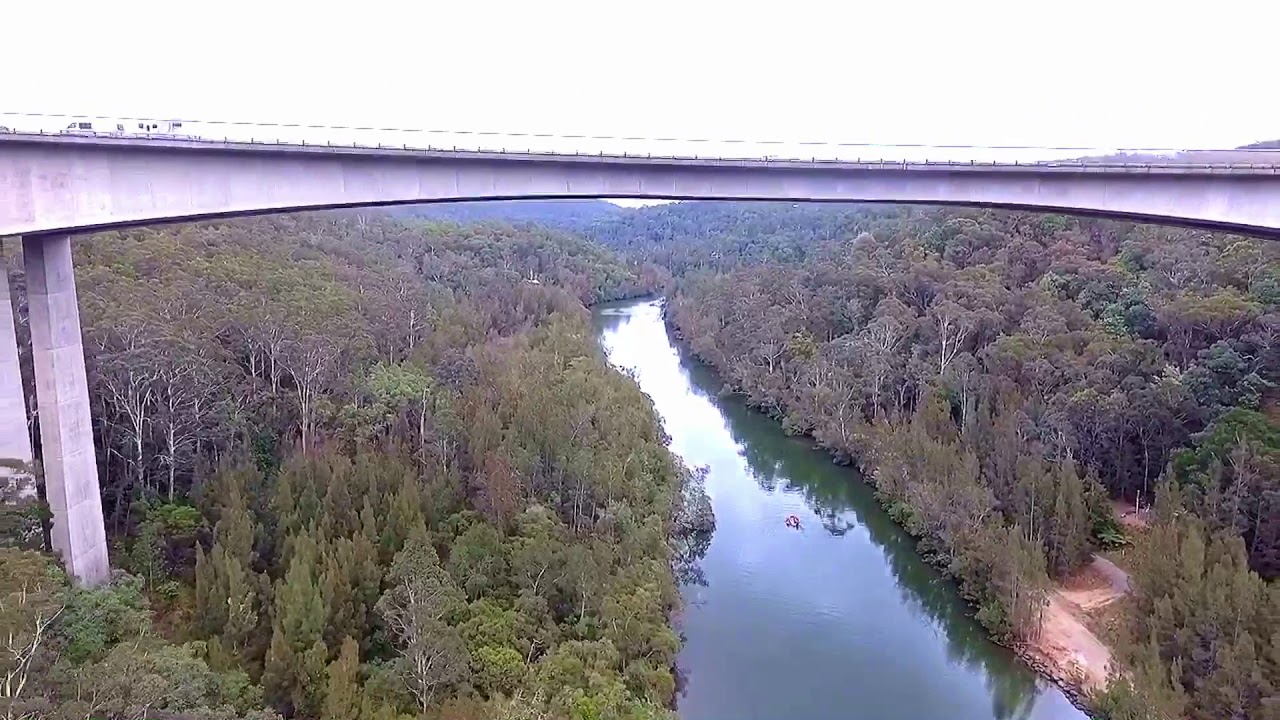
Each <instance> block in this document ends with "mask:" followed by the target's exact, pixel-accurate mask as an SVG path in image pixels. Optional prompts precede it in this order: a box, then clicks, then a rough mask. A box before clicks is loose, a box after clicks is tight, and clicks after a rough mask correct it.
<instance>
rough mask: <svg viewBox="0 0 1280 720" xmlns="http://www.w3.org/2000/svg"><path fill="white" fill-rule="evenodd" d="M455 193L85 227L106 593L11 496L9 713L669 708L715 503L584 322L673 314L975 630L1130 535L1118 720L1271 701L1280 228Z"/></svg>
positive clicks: (207, 717) (2, 562) (998, 628)
mask: <svg viewBox="0 0 1280 720" xmlns="http://www.w3.org/2000/svg"><path fill="white" fill-rule="evenodd" d="M477 208H478V206H467V207H465V208H451V207H437V208H431V209H429V210H424V211H422V212H417V211H412V212H410V211H401V214H402V217H400V218H393V217H389V216H388V214H386V213H374V212H369V213H366V212H359V213H353V212H329V213H315V214H309V215H297V216H279V217H272V218H260V219H254V220H245V221H227V222H210V223H202V224H194V225H178V226H170V227H165V228H162V229H152V230H131V231H121V232H113V233H106V234H101V235H97V236H94V237H92V238H86V239H84V240H82V241H81V242H79V243H78V244H77V246H76V262H77V282H78V285H79V289H80V294H81V311H82V322H83V326H84V334H85V344H86V353H87V362H88V375H89V382H90V386H91V387H90V391H91V398H92V404H93V408H92V409H93V418H94V423H95V428H94V429H95V436H96V439H97V442H98V449H99V475H100V478H101V480H102V486H103V488H102V489H103V500H104V503H103V506H104V511H105V513H106V519H107V524H108V531H109V533H110V535H111V538H112V545H113V547H112V560H113V564H114V565H116V566H117V567H118V568H119V569H118V570H117V571H116V573H115V577H114V580H113V582H112V583H111V584H110V585H109V586H107V587H105V588H99V589H92V590H89V589H80V588H74V587H72V586H71V585H70V584H69V583H68V582H67V580H66V578H65V576H64V575H63V574H62V573H61V570H60V569H59V568H58V566H57V563H56V562H55V561H54V560H52V559H51V556H50V555H48V554H47V553H44V552H41V551H40V550H41V547H42V546H44V545H45V544H46V543H47V538H46V537H44V536H43V533H42V532H41V529H42V524H44V523H45V522H46V521H47V516H46V515H45V514H44V512H43V511H42V509H41V507H40V505H39V503H34V504H32V503H27V504H22V503H18V504H16V505H15V504H13V503H12V501H13V498H8V500H9V501H10V502H9V503H7V504H6V505H5V506H4V510H5V512H3V513H0V515H2V517H0V523H2V524H3V527H2V528H0V530H2V531H3V532H4V534H5V536H6V538H7V540H6V546H5V547H0V633H2V634H3V635H4V636H5V637H7V638H8V641H7V653H6V654H4V655H3V656H2V657H0V669H3V672H4V674H5V678H4V683H3V684H0V703H2V704H0V707H3V708H4V711H5V717H7V718H54V719H62V718H67V719H69V718H85V717H104V718H113V719H120V720H124V719H130V720H132V719H133V718H141V717H147V718H192V719H194V720H215V719H216V720H232V719H233V718H245V719H254V720H266V719H267V718H279V717H290V718H305V719H313V718H314V719H321V718H322V719H324V720H331V719H336V718H360V719H368V720H383V719H387V720H391V719H399V718H441V719H444V718H449V719H450V720H466V719H468V718H507V719H510V720H515V719H517V718H572V719H575V720H577V719H581V720H586V719H588V718H655V717H670V710H669V708H670V707H671V704H672V700H673V696H674V693H675V680H674V676H673V672H672V663H673V660H674V656H675V653H676V651H677V649H678V646H679V639H678V637H677V636H676V635H675V634H674V633H673V632H672V630H671V627H670V621H669V618H670V616H671V613H672V611H673V610H674V609H675V607H676V605H677V603H678V593H677V579H678V578H679V577H681V572H682V570H689V568H687V567H685V568H682V567H681V562H682V561H683V560H687V558H685V557H682V556H683V555H685V554H686V551H687V549H688V547H689V545H688V544H682V541H681V537H680V535H681V530H682V529H688V528H689V527H690V526H694V525H697V526H699V527H703V524H702V523H699V522H695V519H693V518H692V517H691V512H693V509H705V507H706V500H705V496H702V495H701V489H700V484H699V478H698V476H697V474H695V473H690V472H688V471H686V470H685V469H684V468H683V467H681V466H680V464H679V463H678V462H677V461H676V460H675V459H674V458H673V457H672V456H671V455H670V453H669V452H668V451H667V449H666V447H665V442H666V438H665V436H664V434H663V432H662V429H661V427H660V425H659V423H658V421H657V420H656V418H655V416H654V412H653V409H652V407H651V405H650V403H649V401H648V400H647V398H645V397H644V395H643V394H642V393H641V392H640V391H639V389H638V388H637V386H636V384H635V383H634V382H633V381H632V380H631V379H629V378H627V377H625V376H624V375H621V374H619V373H617V372H614V371H612V370H611V369H610V368H609V367H608V366H607V364H606V363H605V361H604V359H603V357H602V355H601V353H600V351H599V349H598V348H597V345H596V340H595V338H594V337H593V335H592V331H591V329H590V325H589V324H588V322H587V312H586V310H585V306H588V305H591V304H593V303H596V302H601V301H606V300H610V299H617V298H623V297H632V296H637V295H642V294H646V293H651V292H654V291H657V290H659V289H665V290H666V291H667V294H668V302H667V316H668V321H669V322H670V323H671V324H672V325H673V327H674V328H676V330H677V331H678V332H679V333H680V334H681V335H682V336H683V337H684V338H686V339H687V341H688V342H689V344H690V346H691V348H692V349H693V351H694V352H695V353H696V354H697V355H698V356H699V357H700V358H702V359H703V360H704V361H706V362H707V363H708V364H709V365H711V366H713V367H714V368H715V369H717V370H718V372H719V376H720V378H721V379H722V380H723V382H724V383H725V384H726V386H727V388H728V389H729V390H731V391H734V392H738V393H741V394H742V395H744V396H745V397H746V398H747V400H748V401H749V403H750V404H751V405H752V406H753V407H755V408H757V409H759V410H761V411H762V412H765V413H767V414H769V415H771V416H773V417H775V418H776V419H777V420H779V421H780V422H781V423H783V424H784V426H785V427H786V429H787V430H788V431H790V432H793V433H797V434H807V435H810V436H811V437H812V438H813V439H814V440H815V441H816V442H817V443H819V444H820V445H822V446H823V447H825V448H827V449H828V450H829V451H830V452H831V453H832V455H833V456H834V457H835V458H836V460H837V461H839V462H845V463H851V464H854V465H856V466H858V468H859V469H860V470H861V471H862V472H863V475H864V476H865V477H866V478H867V479H868V480H869V482H871V483H872V485H873V486H874V487H875V489H876V491H877V494H878V496H879V498H880V500H881V501H882V502H883V504H884V505H885V507H886V508H887V509H888V511H889V513H890V514H891V515H892V516H893V517H894V518H895V519H896V520H898V521H899V522H901V523H902V524H904V525H905V526H906V527H907V528H908V530H910V531H911V533H912V534H914V535H915V536H917V537H918V538H919V549H920V550H921V552H923V553H924V554H925V555H926V556H927V557H928V558H929V559H930V560H932V561H933V562H935V563H936V564H938V565H939V566H940V567H942V568H943V569H944V570H945V571H946V572H947V573H948V574H949V575H950V576H951V577H953V578H954V579H955V581H956V583H957V585H958V587H959V589H960V591H961V593H962V594H963V595H964V597H965V598H966V599H968V600H969V601H970V602H971V603H972V604H973V606H974V608H975V612H976V614H977V617H978V619H979V620H980V621H981V622H982V623H983V624H984V625H985V626H986V627H987V628H988V629H989V630H990V631H991V633H992V634H993V635H994V636H996V637H997V638H999V639H1001V640H1004V641H1006V642H1009V643H1012V644H1017V643H1019V642H1022V641H1024V640H1027V639H1029V638H1031V637H1032V636H1034V634H1035V633H1036V631H1037V628H1038V626H1039V620H1040V613H1041V610H1042V608H1043V606H1044V600H1045V597H1046V596H1047V593H1048V592H1049V589H1050V588H1051V587H1052V583H1053V582H1054V580H1055V579H1059V578H1062V577H1065V576H1068V575H1069V574H1070V573H1072V571H1073V570H1075V569H1076V568H1077V567H1078V566H1079V565H1080V564H1081V563H1082V562H1084V561H1086V560H1087V559H1088V558H1089V556H1090V555H1091V554H1092V553H1093V552H1095V551H1099V550H1106V549H1109V548H1114V547H1120V546H1126V545H1131V548H1130V550H1129V551H1127V552H1129V557H1130V559H1131V562H1130V566H1129V570H1130V571H1131V576H1132V581H1133V587H1134V592H1133V594H1132V598H1131V599H1130V600H1129V601H1127V602H1126V604H1125V606H1124V617H1123V618H1122V620H1123V622H1122V623H1121V625H1120V627H1119V628H1118V630H1117V631H1116V637H1114V638H1111V640H1113V641H1114V644H1115V646H1116V651H1117V657H1118V658H1119V659H1120V661H1121V667H1119V668H1117V669H1116V670H1117V672H1116V681H1115V682H1114V683H1113V685H1112V688H1111V689H1110V690H1109V691H1108V692H1106V693H1105V694H1103V695H1101V696H1099V697H1096V698H1094V699H1093V704H1094V705H1095V706H1096V707H1097V708H1098V709H1099V710H1100V711H1101V712H1104V713H1106V714H1107V716H1108V717H1110V718H1112V719H1113V720H1130V719H1132V720H1146V719H1150V718H1179V717H1189V718H1194V719H1196V720H1201V719H1204V720H1209V719H1210V718H1212V719H1215V720H1216V719H1218V718H1233V719H1236V718H1240V719H1245V718H1280V589H1277V586H1276V585H1275V584H1274V578H1275V577H1276V576H1277V575H1280V390H1278V389H1277V387H1276V383H1277V382H1280V245H1276V244H1274V243H1269V242H1266V241H1260V240H1254V239H1248V238H1242V237H1235V236H1227V235H1216V234H1209V233H1203V232H1198V231H1189V230H1177V229H1169V228H1158V227H1153V226H1144V225H1132V224H1125V223H1116V222H1109V221H1101V220H1081V219H1073V218H1066V217H1061V216H1057V215H1044V214H1026V213H1007V212H995V211H977V210H975V211H964V210H923V209H913V208H897V207H875V208H873V207H867V206H847V205H818V204H800V205H792V204H743V203H681V204H676V205H667V206H661V207H652V208H645V209H642V210H638V211H627V212H615V211H614V210H612V209H610V208H603V207H599V206H596V205H595V204H591V203H568V204H562V205H555V204H546V203H542V204H530V205H527V206H525V205H516V204H507V205H506V206H495V208H494V209H493V210H494V212H497V213H498V214H499V215H500V216H501V217H503V218H505V219H508V220H511V221H513V222H516V223H517V224H516V225H514V226H513V225H509V224H496V223H481V224H469V225H459V224H455V223H454V222H453V221H452V220H448V219H445V220H442V219H441V218H457V219H461V220H465V221H468V222H470V221H474V220H477V219H482V217H483V216H484V215H485V213H484V212H483V211H481V210H479V209H477ZM406 213H407V214H406ZM535 223H536V224H535ZM555 228H559V229H555ZM6 260H7V261H8V265H9V272H10V275H11V282H12V284H13V285H14V287H15V288H16V289H17V295H18V298H17V307H16V309H17V315H18V318H19V324H18V332H19V336H20V343H19V347H20V348H24V349H25V348H26V347H27V343H26V340H25V334H26V328H25V308H24V307H23V303H22V301H21V295H22V287H23V278H22V274H21V271H20V270H19V268H20V265H21V263H20V262H19V261H18V259H17V258H16V257H12V256H10V257H7V258H6ZM24 364H25V365H26V367H25V370H24V379H25V380H26V381H27V383H28V394H29V396H30V397H31V398H34V390H33V389H32V388H31V387H30V382H31V373H30V367H29V362H27V358H24ZM31 429H32V434H33V440H35V441H38V433H36V432H35V428H34V427H33V428H31ZM1118 501H1119V502H1123V503H1124V504H1125V506H1127V507H1129V508H1135V507H1137V508H1141V509H1142V516H1143V517H1144V518H1146V522H1147V523H1148V525H1149V527H1148V529H1147V531H1146V532H1144V533H1143V534H1142V537H1141V538H1134V537H1130V536H1128V535H1127V534H1126V532H1125V530H1124V528H1122V527H1121V525H1120V524H1119V523H1118V522H1117V518H1116V513H1115V511H1114V509H1113V503H1116V502H1118ZM704 540H705V539H704ZM693 545H695V546H701V547H705V542H703V543H693ZM695 574H696V573H695Z"/></svg>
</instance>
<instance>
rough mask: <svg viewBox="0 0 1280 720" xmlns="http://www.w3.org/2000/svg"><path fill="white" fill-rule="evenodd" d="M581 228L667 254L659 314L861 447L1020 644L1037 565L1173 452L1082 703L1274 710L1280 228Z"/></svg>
mask: <svg viewBox="0 0 1280 720" xmlns="http://www.w3.org/2000/svg"><path fill="white" fill-rule="evenodd" d="M596 235H597V237H599V238H601V239H602V240H604V241H605V242H606V243H608V244H610V245H614V246H616V247H619V248H621V249H623V250H625V251H626V252H628V253H629V254H630V255H631V256H632V257H634V258H637V259H642V260H653V261H657V262H662V263H665V264H667V266H668V267H669V268H671V270H672V272H673V274H674V275H675V280H674V286H675V288H674V291H673V292H672V293H671V295H670V297H669V299H668V303H667V307H666V315H667V318H668V320H669V321H670V322H671V323H672V324H673V325H674V326H675V327H676V328H677V329H678V331H679V332H680V334H681V335H682V336H683V337H685V338H688V339H689V342H690V344H691V346H692V349H693V351H694V352H695V353H696V354H697V355H698V356H699V357H701V358H702V359H704V360H706V361H707V362H708V363H710V364H712V365H713V366H715V367H716V368H717V369H718V370H719V371H720V374H721V376H722V377H723V379H724V381H725V383H726V385H727V386H728V387H730V388H733V389H734V390H735V391H739V392H741V393H742V394H743V395H744V396H745V397H746V398H747V401H748V402H749V403H750V404H751V405H753V406H755V407H758V408H759V409H761V410H762V411H764V412H766V413H769V414H771V415H773V416H775V417H780V418H785V419H786V423H787V427H788V429H789V430H802V431H805V432H809V433H810V434H812V435H813V437H814V438H815V439H816V440H817V441H818V442H819V443H820V444H822V445H823V446H825V447H827V448H829V449H830V450H831V451H832V453H833V454H834V455H835V456H836V457H837V458H838V459H839V460H841V461H846V460H848V461H852V462H856V463H857V464H858V465H859V466H860V467H861V468H862V469H863V470H864V471H865V473H866V475H867V476H868V478H869V479H870V480H871V481H872V482H873V483H874V484H875V486H876V489H877V494H878V495H879V497H880V498H881V499H882V500H883V501H884V503H885V505H886V507H887V508H888V510H889V512H890V514H891V515H893V517H894V518H895V519H897V520H899V521H900V522H902V523H903V524H904V525H905V526H906V527H907V529H908V530H910V531H911V532H912V533H914V534H916V535H918V536H919V537H920V538H921V549H922V551H923V552H925V554H926V555H928V556H929V557H930V558H932V559H933V560H935V561H937V562H938V563H939V564H941V565H942V566H943V567H944V568H945V569H946V570H947V571H948V572H949V573H951V574H952V575H953V576H955V577H956V579H957V581H958V582H959V584H960V587H961V592H962V593H963V594H964V595H965V596H966V597H967V598H968V599H969V600H970V601H971V602H972V603H973V604H974V605H975V607H976V609H977V616H978V618H979V620H981V621H982V622H983V624H984V625H986V626H987V627H988V628H989V629H990V630H991V631H992V632H993V633H994V634H996V635H998V636H1003V637H1007V638H1010V639H1017V638H1022V637H1029V636H1031V635H1033V634H1034V633H1035V632H1036V631H1037V629H1038V626H1039V612H1040V608H1041V607H1042V605H1043V602H1044V599H1045V593H1046V590H1047V588H1048V577H1047V573H1052V574H1053V575H1064V574H1066V573H1069V572H1070V571H1072V570H1073V569H1074V568H1075V567H1077V566H1078V565H1079V564H1080V563H1081V562H1083V561H1085V560H1086V559H1087V558H1088V556H1089V554H1090V552H1091V551H1092V549H1093V547H1094V546H1095V545H1097V546H1101V547H1115V546H1118V545H1122V544H1125V543H1127V542H1128V541H1127V539H1126V538H1125V536H1124V534H1123V532H1122V531H1121V529H1120V526H1119V523H1118V522H1117V519H1116V518H1115V517H1114V514H1113V511H1112V510H1111V509H1110V507H1109V500H1110V499H1112V498H1117V497H1119V498H1123V499H1124V500H1125V501H1126V502H1127V503H1129V504H1132V503H1134V501H1135V500H1137V501H1138V503H1139V504H1141V505H1147V504H1150V501H1151V498H1152V494H1153V493H1152V489H1153V488H1154V487H1155V486H1156V485H1157V483H1158V481H1159V480H1160V479H1161V474H1162V472H1163V471H1165V470H1166V469H1169V473H1168V474H1169V475H1170V476H1171V477H1172V479H1174V480H1176V481H1177V482H1178V483H1179V484H1180V486H1181V490H1180V496H1179V499H1178V501H1177V502H1171V501H1169V500H1168V499H1167V498H1165V499H1162V500H1161V501H1160V502H1159V503H1158V507H1157V510H1156V515H1157V516H1159V517H1160V518H1163V519H1162V520H1160V521H1159V523H1158V524H1157V526H1156V527H1155V528H1154V529H1153V532H1152V533H1151V535H1150V536H1148V537H1146V538H1144V539H1143V541H1142V542H1141V543H1139V544H1137V545H1135V549H1137V548H1141V552H1142V553H1143V554H1144V558H1145V559H1144V561H1143V563H1142V564H1143V567H1142V568H1141V569H1140V570H1139V571H1138V572H1136V573H1135V577H1134V584H1135V586H1136V587H1137V591H1136V593H1135V597H1138V598H1142V599H1141V600H1138V601H1137V602H1135V606H1136V607H1134V609H1133V612H1132V613H1130V614H1128V617H1126V618H1124V622H1123V623H1122V625H1123V627H1122V631H1124V632H1127V633H1128V634H1129V635H1130V639H1129V640H1128V641H1127V642H1126V643H1125V645H1126V648H1125V650H1124V651H1123V652H1120V653H1118V655H1119V656H1123V657H1122V660H1123V664H1124V668H1123V672H1124V673H1125V675H1124V678H1125V679H1120V680H1117V682H1116V683H1115V684H1113V687H1112V690H1110V691H1108V692H1107V693H1105V694H1103V695H1101V696H1100V697H1099V698H1098V699H1097V703H1098V705H1099V707H1100V708H1101V709H1102V710H1103V711H1104V712H1106V713H1107V714H1108V715H1109V716H1111V717H1113V718H1148V717H1151V718H1154V717H1161V718H1165V717H1168V718H1174V717H1182V716H1184V715H1185V716H1187V717H1191V718H1195V719H1196V720H1199V719H1200V718H1205V719H1206V720H1207V719H1208V718H1227V717H1232V718H1245V717H1265V716H1269V715H1268V714H1267V713H1273V712H1274V710H1275V708H1276V707H1280V705H1276V701H1275V699H1274V698H1275V696H1276V693H1277V689H1278V688H1280V677H1278V676H1277V675H1276V671H1277V668H1280V664H1277V662H1276V658H1277V657H1280V656H1276V655H1274V653H1275V652H1276V649H1277V647H1278V646H1277V645H1276V644H1275V643H1276V638H1275V633H1274V630H1268V629H1266V627H1264V626H1265V625H1266V623H1265V622H1264V621H1263V618H1264V617H1267V618H1271V622H1272V624H1274V618H1275V617H1276V616H1275V615H1274V613H1275V612H1276V610H1275V608H1277V607H1280V606H1277V605H1274V603H1275V602H1276V601H1275V600H1274V599H1272V600H1270V601H1264V600H1263V596H1264V595H1266V594H1268V593H1270V594H1271V595H1272V596H1274V590H1270V589H1267V590H1264V589H1263V588H1264V586H1263V585H1261V584H1260V583H1262V582H1263V581H1262V579H1261V578H1274V577H1276V576H1277V575H1280V452H1277V447H1280V426H1277V425H1276V423H1275V418H1274V412H1273V408H1271V407H1270V406H1271V405H1273V404H1274V397H1272V396H1274V394H1275V392H1274V391H1275V387H1276V382H1277V380H1280V352H1277V346H1276V343H1275V337H1276V332H1275V330H1276V328H1277V327H1278V325H1277V323H1278V322H1280V305H1278V304H1277V302H1276V299H1277V297H1280V295H1277V294H1276V293H1273V292H1271V291H1270V289H1271V288H1272V286H1273V285H1274V282H1273V281H1274V279H1275V277H1276V270H1275V269H1276V267H1280V246H1277V245H1276V244H1275V243H1270V242H1267V241H1263V240H1256V239H1247V238H1240V237H1233V236H1226V235H1211V234H1206V233H1203V232H1199V231H1185V230H1174V229H1167V228H1156V227H1149V226H1134V225H1128V224H1119V223H1111V222H1106V221H1095V220H1085V219H1074V218H1067V217H1063V216H1047V215H1027V214H1023V213H1005V212H993V211H988V210H972V211H969V210H950V209H948V210H927V209H919V208H897V209H884V210H879V209H877V210H872V209H868V208H862V207H856V206H844V207H841V206H822V207H809V208H806V207H803V206H798V207H791V208H776V207H774V206H769V205H762V204H736V205H735V204H723V205H716V206H709V205H704V204H699V203H681V204H680V205H678V206H670V207H662V208H652V209H645V210H642V211H639V212H637V213H634V214H631V215H630V216H628V217H625V218H620V219H615V220H611V221H607V222H605V223H602V225H601V226H599V227H598V228H597V230H596ZM809 338H812V339H813V346H812V347H811V346H810V344H809V342H808V341H807V339H809ZM1166 495H1167V493H1166ZM1161 506H1163V507H1161ZM1171 507H1176V511H1175V510H1172V509H1170V508H1171ZM1179 513H1180V514H1179ZM1251 571H1254V572H1256V573H1258V574H1260V575H1261V578H1260V577H1259V575H1258V574H1251ZM1268 602H1270V603H1271V604H1270V605H1268ZM1264 607H1270V608H1272V609H1271V610H1267V611H1265V612H1264V610H1263V608H1264ZM1268 612H1269V613H1271V614H1270V615H1268V614H1267V613H1268ZM1269 653H1271V654H1270V655H1269ZM1264 657H1268V658H1269V659H1265V660H1264V659H1263V658H1264Z"/></svg>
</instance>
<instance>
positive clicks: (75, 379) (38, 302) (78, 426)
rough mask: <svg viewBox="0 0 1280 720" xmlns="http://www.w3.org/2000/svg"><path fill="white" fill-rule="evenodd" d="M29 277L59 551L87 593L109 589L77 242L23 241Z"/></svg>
mask: <svg viewBox="0 0 1280 720" xmlns="http://www.w3.org/2000/svg"><path fill="white" fill-rule="evenodd" d="M22 253H23V258H24V260H25V262H26V270H27V303H28V306H29V307H30V313H31V316H30V320H31V347H32V360H33V364H34V366H35V378H36V406H37V409H38V413H39V418H40V459H41V466H42V467H43V469H44V479H45V493H46V495H47V497H48V500H49V509H50V510H51V511H52V513H53V548H54V550H56V551H57V552H58V553H59V554H60V555H61V556H62V560H63V562H64V563H65V564H66V567H67V571H68V572H69V573H70V574H71V575H72V577H74V578H75V579H76V581H77V582H79V583H81V584H84V585H98V584H100V583H103V582H105V581H106V580H107V579H108V578H109V577H110V573H111V568H110V566H109V565H108V563H107V536H106V532H105V528H104V526H103V519H102V498H101V497H100V495H99V490H98V463H97V457H96V455H95V453H94V446H93V424H92V422H91V420H90V417H89V387H88V383H87V382H86V379H85V367H84V347H83V344H82V340H81V335H80V308H79V306H78V305H77V301H76V280H75V274H74V272H73V270H72V266H71V238H70V237H69V236H67V235H65V234H62V235H28V236H24V237H23V238H22Z"/></svg>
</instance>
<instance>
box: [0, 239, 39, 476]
mask: <svg viewBox="0 0 1280 720" xmlns="http://www.w3.org/2000/svg"><path fill="white" fill-rule="evenodd" d="M13 320H14V319H13V298H12V297H10V296H9V270H8V267H7V266H6V265H5V262H4V240H3V238H0V460H17V461H18V462H21V463H25V464H27V465H30V464H31V460H32V458H33V457H34V456H33V455H32V454H31V435H30V433H29V432H28V427H27V403H26V400H25V398H24V397H23V390H22V371H21V369H20V367H19V365H18V335H17V331H16V330H15V329H14V328H15V325H14V321H13ZM17 474H18V473H15V472H13V471H12V470H11V469H9V468H6V467H4V466H3V465H0V483H3V482H4V481H5V478H8V477H12V476H14V475H17ZM32 489H34V488H32Z"/></svg>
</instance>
